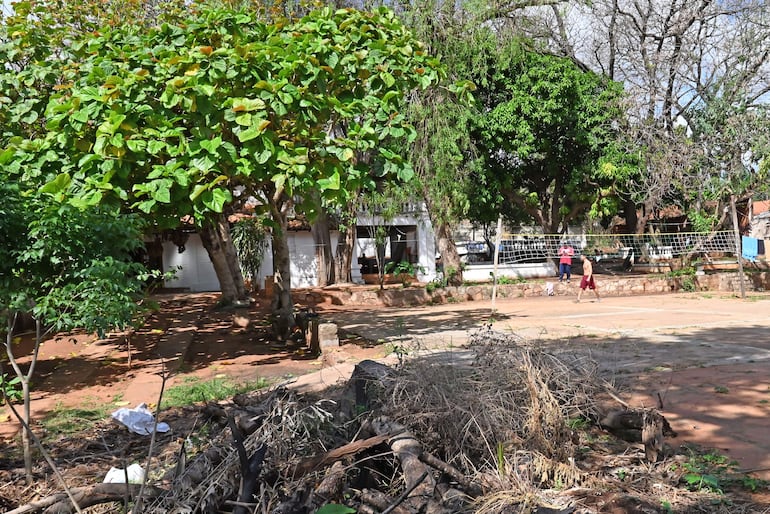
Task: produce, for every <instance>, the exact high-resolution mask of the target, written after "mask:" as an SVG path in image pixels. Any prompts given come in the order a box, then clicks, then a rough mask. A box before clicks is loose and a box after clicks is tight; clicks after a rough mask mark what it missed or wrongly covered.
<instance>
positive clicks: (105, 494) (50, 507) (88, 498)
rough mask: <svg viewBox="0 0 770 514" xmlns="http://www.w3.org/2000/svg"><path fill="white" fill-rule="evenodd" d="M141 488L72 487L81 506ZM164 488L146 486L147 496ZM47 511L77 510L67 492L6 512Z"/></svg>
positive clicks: (130, 494)
mask: <svg viewBox="0 0 770 514" xmlns="http://www.w3.org/2000/svg"><path fill="white" fill-rule="evenodd" d="M140 488H141V485H140V484H128V485H126V484H95V485H92V486H88V487H74V488H72V489H70V492H71V493H72V496H73V498H75V500H76V501H77V503H78V506H79V507H81V508H86V507H91V506H93V505H99V504H101V503H110V502H122V501H123V500H124V498H126V496H128V498H129V499H132V498H134V497H135V496H136V495H137V494H138V493H139V489H140ZM163 492H164V490H163V489H160V488H157V487H145V491H144V494H145V496H146V497H150V498H152V497H155V496H158V495H159V494H161V493H163ZM34 512H45V514H70V513H72V512H75V507H74V506H73V505H72V502H71V501H70V499H69V498H68V497H67V495H66V494H65V493H57V494H53V495H51V496H47V497H45V498H41V499H39V500H37V501H34V502H30V503H28V504H26V505H22V506H20V507H18V508H16V509H13V510H11V511H8V512H6V513H5V514H31V513H34Z"/></svg>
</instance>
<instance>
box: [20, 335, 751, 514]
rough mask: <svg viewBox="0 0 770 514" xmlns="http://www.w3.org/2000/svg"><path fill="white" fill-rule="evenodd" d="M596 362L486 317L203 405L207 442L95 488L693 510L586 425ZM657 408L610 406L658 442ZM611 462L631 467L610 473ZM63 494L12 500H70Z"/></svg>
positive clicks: (141, 506) (671, 479)
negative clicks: (408, 346) (143, 479)
mask: <svg viewBox="0 0 770 514" xmlns="http://www.w3.org/2000/svg"><path fill="white" fill-rule="evenodd" d="M597 369H598V368H597V366H596V364H595V363H594V362H593V361H591V360H590V359H588V358H587V357H585V356H583V355H579V354H577V353H574V352H565V351H561V352H558V354H557V353H553V352H551V351H549V350H548V348H546V347H545V346H542V345H540V344H535V343H530V342H526V341H522V340H520V339H519V338H516V337H514V336H510V335H503V334H499V333H495V332H492V331H490V330H489V329H483V330H481V331H479V332H478V333H476V334H473V335H472V337H471V344H470V346H469V348H468V349H464V350H462V351H454V352H447V351H444V352H435V353H427V354H425V353H421V354H420V355H414V356H413V357H412V358H408V359H405V360H404V362H403V363H402V364H401V365H400V366H399V367H398V368H396V369H393V368H389V367H386V366H384V365H382V364H378V363H376V362H373V361H364V362H362V363H359V365H358V366H357V367H356V371H355V372H354V374H353V377H352V378H351V380H350V381H349V382H348V384H347V386H346V387H343V388H339V389H336V390H329V391H326V392H325V393H324V395H323V396H322V397H313V396H308V395H299V394H297V393H295V392H294V391H292V390H290V389H285V388H279V389H275V390H272V391H269V392H267V393H255V394H253V395H242V396H239V397H236V398H234V399H233V402H232V403H231V404H228V405H221V404H219V405H208V406H206V407H205V412H206V414H207V416H209V417H210V418H211V419H212V420H215V421H216V426H218V427H219V430H217V431H215V433H214V434H212V437H211V441H210V445H209V446H208V448H206V449H203V450H201V451H199V453H197V455H186V453H185V452H184V451H183V452H180V455H179V459H178V462H177V463H176V465H175V466H173V467H172V469H168V470H165V474H164V475H163V477H162V479H159V480H156V481H154V483H153V484H147V485H145V486H143V487H136V486H113V487H114V489H111V490H112V491H113V496H115V497H113V498H109V495H105V494H104V493H105V490H106V488H104V487H102V488H101V490H100V491H99V492H100V493H102V494H103V496H101V497H100V498H101V499H102V500H104V501H106V500H110V499H111V500H115V501H120V500H121V498H124V499H125V498H128V499H129V500H130V501H131V502H132V505H133V510H132V511H133V512H134V513H139V512H143V513H158V514H159V513H164V514H165V513H171V514H176V513H180V514H181V513H193V512H204V513H214V512H234V513H237V514H246V513H287V514H288V513H292V514H301V513H308V514H309V513H314V512H318V513H327V514H328V513H343V512H350V513H353V512H360V513H363V514H367V513H372V514H373V513H381V514H388V513H394V514H411V513H417V512H426V513H461V512H480V513H504V512H505V513H517V512H521V513H524V512H530V513H533V512H534V513H536V512H540V513H544V512H551V513H572V512H575V513H580V512H583V513H589V512H601V511H602V510H601V509H602V505H599V503H601V502H597V500H596V498H597V497H601V498H602V501H603V502H604V503H603V505H610V504H611V503H612V502H624V501H631V500H629V498H632V499H633V501H635V502H637V503H636V504H635V505H636V508H637V510H634V512H646V510H645V509H646V508H649V509H651V510H649V512H659V509H657V507H659V506H660V498H661V497H662V496H665V497H667V498H671V499H672V501H681V502H683V503H682V504H683V505H684V504H686V505H689V506H690V507H693V509H692V510H683V511H684V512H700V511H699V510H697V508H696V507H697V503H693V502H690V503H687V502H689V501H690V499H689V497H688V496H687V494H686V493H683V492H682V491H680V490H679V489H677V482H678V478H679V477H677V476H673V475H671V473H669V474H668V475H666V471H665V470H666V469H670V466H667V465H665V464H662V463H658V462H655V461H657V460H658V454H657V453H656V454H655V455H653V457H654V458H653V459H652V461H650V460H651V459H650V454H649V453H647V454H645V452H644V450H643V448H642V447H641V446H640V445H636V446H634V445H629V444H627V443H622V444H621V445H620V446H618V448H620V451H619V452H618V453H615V454H610V453H607V452H603V450H602V449H601V448H600V446H599V445H597V444H595V440H591V438H590V437H587V433H588V431H589V430H591V429H594V430H600V428H597V426H598V425H599V424H600V421H601V420H602V419H609V418H608V416H607V412H605V411H603V410H602V408H601V406H600V405H599V404H598V403H597V401H596V398H598V397H599V396H600V393H601V391H602V390H603V388H604V387H605V386H604V385H602V384H606V382H605V381H604V380H603V379H602V378H601V377H599V376H598V375H597ZM637 414H638V415H637ZM654 414H655V413H654V412H653V411H644V412H638V413H637V412H635V411H630V410H629V411H624V412H623V415H622V416H610V418H612V419H625V418H627V419H628V420H629V422H628V423H627V424H626V425H627V426H624V427H623V428H624V429H631V430H636V431H637V432H638V433H640V438H641V437H642V436H641V432H643V430H644V429H646V428H645V427H646V426H647V425H645V423H647V422H646V421H645V420H647V419H648V418H649V419H653V420H655V422H656V423H658V424H657V425H654V426H655V427H657V428H656V430H657V431H656V433H655V434H653V435H654V437H657V438H658V439H656V440H655V441H654V442H655V443H656V444H658V446H660V445H662V441H663V435H664V434H665V426H667V423H665V426H664V422H665V420H663V419H662V416H660V415H659V414H656V415H654ZM656 416H657V417H656ZM661 420H662V421H661ZM634 424H636V425H638V426H636V427H634V426H631V425H634ZM648 424H649V423H648ZM607 428H610V429H611V428H616V427H607ZM605 447H606V445H605ZM656 448H657V447H656ZM604 449H606V448H604ZM619 467H622V468H623V469H625V470H627V471H626V472H625V473H631V474H632V475H633V476H634V477H635V478H634V480H633V481H631V482H623V483H621V482H622V480H621V479H620V478H618V475H617V473H616V471H617V469H618V468H619ZM634 469H639V470H643V471H638V472H634V471H628V470H634ZM634 473H635V474H634ZM140 489H141V492H140ZM60 499H61V501H58V502H52V501H50V500H49V501H47V503H46V505H44V506H42V507H41V506H40V505H42V503H39V504H38V507H37V508H29V509H27V510H18V512H38V511H39V512H56V513H63V512H76V511H77V509H78V508H79V507H75V506H73V504H72V501H71V500H70V499H68V498H66V497H62V498H60ZM646 499H651V500H650V501H649V502H648V501H647V500H646ZM92 503H94V502H92ZM709 505H711V504H710V503H709ZM28 507H29V506H28ZM712 507H713V506H712ZM731 508H732V509H733V510H731V511H730V512H740V510H736V509H737V507H736V506H735V505H732V506H731ZM703 512H706V511H703ZM709 512H718V510H710V511H709ZM725 512H727V511H725Z"/></svg>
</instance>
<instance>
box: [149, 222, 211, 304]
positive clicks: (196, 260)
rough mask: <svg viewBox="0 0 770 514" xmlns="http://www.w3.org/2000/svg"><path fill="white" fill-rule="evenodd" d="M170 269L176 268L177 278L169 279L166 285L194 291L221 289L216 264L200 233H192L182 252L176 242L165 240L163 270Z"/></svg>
mask: <svg viewBox="0 0 770 514" xmlns="http://www.w3.org/2000/svg"><path fill="white" fill-rule="evenodd" d="M177 267H181V269H177ZM168 270H176V278H175V279H173V280H167V281H166V287H181V288H186V289H189V290H190V291H191V292H193V293H199V292H205V291H219V289H220V288H219V279H217V274H216V273H214V266H213V265H212V264H211V260H210V259H209V254H208V252H206V249H205V248H203V243H201V238H200V236H199V235H198V234H190V237H189V239H188V240H187V243H185V250H184V252H182V253H179V250H178V249H177V247H176V245H175V244H174V243H172V242H170V241H164V242H163V271H168Z"/></svg>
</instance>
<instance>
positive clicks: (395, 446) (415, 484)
mask: <svg viewBox="0 0 770 514" xmlns="http://www.w3.org/2000/svg"><path fill="white" fill-rule="evenodd" d="M371 428H372V430H373V431H374V433H375V434H378V435H386V434H391V433H397V434H398V435H396V436H393V437H391V438H390V439H389V440H388V444H389V445H390V449H391V450H393V454H394V455H395V456H396V458H397V459H398V461H399V462H400V464H401V469H402V470H403V472H404V482H405V487H406V490H407V491H409V495H408V496H407V497H406V498H405V499H404V502H403V504H404V506H405V507H406V509H407V510H409V511H411V512H441V511H442V510H443V509H442V507H441V505H440V504H439V503H438V502H437V501H436V500H435V498H436V497H437V493H436V480H435V479H434V478H433V474H432V473H431V469H430V468H429V467H428V466H426V465H425V464H424V463H423V462H421V461H420V459H419V456H420V454H421V453H422V445H421V444H420V442H419V441H418V440H417V438H416V437H415V436H414V435H413V434H412V433H411V432H409V431H407V430H406V427H404V426H403V425H400V424H398V423H396V422H394V421H392V420H390V419H388V418H386V417H379V418H376V419H374V420H372V421H371Z"/></svg>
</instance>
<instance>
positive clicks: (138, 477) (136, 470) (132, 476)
mask: <svg viewBox="0 0 770 514" xmlns="http://www.w3.org/2000/svg"><path fill="white" fill-rule="evenodd" d="M126 475H128V483H129V484H141V483H142V482H143V481H144V469H142V466H140V465H139V464H131V465H130V466H129V467H128V468H126V469H123V468H110V470H109V471H108V472H107V476H105V477H104V482H103V483H104V484H125V483H126Z"/></svg>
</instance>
